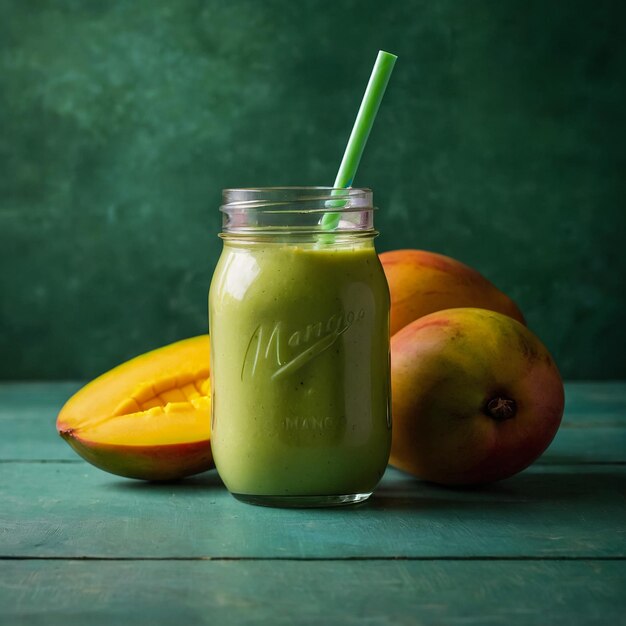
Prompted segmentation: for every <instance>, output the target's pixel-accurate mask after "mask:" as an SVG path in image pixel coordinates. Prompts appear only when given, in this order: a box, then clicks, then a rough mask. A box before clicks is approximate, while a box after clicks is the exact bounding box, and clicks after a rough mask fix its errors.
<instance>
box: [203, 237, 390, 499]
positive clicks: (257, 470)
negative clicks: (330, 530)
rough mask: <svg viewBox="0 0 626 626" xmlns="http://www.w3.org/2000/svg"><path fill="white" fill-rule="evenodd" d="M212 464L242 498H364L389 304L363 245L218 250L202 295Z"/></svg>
mask: <svg viewBox="0 0 626 626" xmlns="http://www.w3.org/2000/svg"><path fill="white" fill-rule="evenodd" d="M209 309H210V333H211V380H212V395H213V427H212V434H211V441H212V447H213V454H214V458H215V462H216V465H217V468H218V471H219V473H220V476H221V477H222V479H223V480H224V482H225V484H226V486H227V487H228V489H229V490H230V491H231V492H233V493H239V494H253V495H280V496H309V495H324V494H328V495H333V494H353V493H359V492H369V491H372V489H373V488H374V487H375V485H376V484H377V483H378V481H379V479H380V477H381V476H382V474H383V472H384V470H385V467H386V464H387V460H388V456H389V446H390V435H391V430H390V429H391V423H390V417H389V402H388V396H389V293H388V288H387V283H386V281H385V277H384V274H383V271H382V267H381V265H380V262H379V260H378V256H377V255H376V252H375V249H374V247H373V245H372V243H371V242H367V243H364V244H358V245H356V246H354V247H347V246H341V247H339V246H337V247H335V246H333V247H324V248H318V247H315V246H313V245H308V246H307V245H293V244H281V243H273V244H263V245H257V244H246V245H239V244H237V243H231V242H228V241H227V242H226V243H225V246H224V251H223V253H222V256H221V258H220V261H219V263H218V266H217V268H216V271H215V275H214V277H213V281H212V284H211V290H210V295H209Z"/></svg>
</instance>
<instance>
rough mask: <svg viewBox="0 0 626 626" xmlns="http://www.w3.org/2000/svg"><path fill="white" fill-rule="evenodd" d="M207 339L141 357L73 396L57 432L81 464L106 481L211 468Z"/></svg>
mask: <svg viewBox="0 0 626 626" xmlns="http://www.w3.org/2000/svg"><path fill="white" fill-rule="evenodd" d="M209 375H210V371H209V336H208V335H201V336H199V337H192V338H191V339H185V340H183V341H178V342H176V343H172V344H170V345H167V346H165V347H163V348H159V349H158V350H153V351H151V352H147V353H146V354H142V355H141V356H138V357H136V358H134V359H131V360H130V361H127V362H126V363H123V364H122V365H119V366H118V367H116V368H114V369H112V370H110V371H109V372H107V373H106V374H103V375H102V376H99V377H98V378H96V379H95V380H94V381H92V382H90V383H89V384H88V385H85V387H83V388H82V389H80V390H79V391H78V392H77V393H76V394H75V395H74V396H72V397H71V398H70V399H69V400H68V401H67V403H66V404H65V406H64V407H63V408H62V409H61V412H60V413H59V415H58V418H57V430H58V432H59V434H60V435H61V437H63V438H64V439H65V440H66V441H67V442H68V443H69V445H70V446H71V447H72V448H73V449H74V450H75V451H76V452H77V453H78V454H79V455H80V456H82V457H83V458H84V459H85V460H87V461H89V462H90V463H92V464H93V465H95V466H96V467H99V468H100V469H103V470H105V471H107V472H111V473H112V474H118V475H119V476H126V477H128V478H140V479H144V480H174V479H178V478H183V477H184V476H190V475H192V474H197V473H199V472H203V471H205V470H208V469H211V468H213V467H214V464H213V456H212V454H211V443H210V438H211V436H210V435H211V399H210V379H209Z"/></svg>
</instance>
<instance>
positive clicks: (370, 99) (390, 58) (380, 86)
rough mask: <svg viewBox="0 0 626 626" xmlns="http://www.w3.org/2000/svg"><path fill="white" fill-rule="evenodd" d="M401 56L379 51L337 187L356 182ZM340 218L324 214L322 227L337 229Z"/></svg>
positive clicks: (341, 203)
mask: <svg viewBox="0 0 626 626" xmlns="http://www.w3.org/2000/svg"><path fill="white" fill-rule="evenodd" d="M397 58H398V57H397V56H396V55H395V54H390V53H389V52H384V51H383V50H379V51H378V56H377V57H376V63H374V69H373V70H372V75H371V76H370V80H369V82H368V83H367V89H366V90H365V94H364V96H363V101H362V102H361V106H360V108H359V112H358V114H357V116H356V121H355V122H354V126H353V127H352V132H351V133H350V139H348V145H347V146H346V151H345V152H344V154H343V159H342V160H341V165H340V166H339V171H338V172H337V178H335V184H334V185H333V188H334V189H347V188H349V187H350V186H351V185H352V181H353V180H354V175H355V174H356V170H357V168H358V167H359V162H360V161H361V155H362V154H363V149H364V148H365V144H366V143H367V138H368V137H369V134H370V131H371V130H372V126H373V125H374V120H375V119H376V113H378V107H379V106H380V103H381V100H382V99H383V96H384V95H385V89H386V88H387V83H388V82H389V77H390V76H391V72H392V70H393V66H394V65H395V63H396V59H397ZM338 193H341V192H335V191H333V192H332V193H331V195H337V194H338ZM329 204H330V206H331V207H336V208H337V207H340V206H344V205H345V200H334V201H332V202H331V203H329ZM340 217H341V214H340V213H324V216H323V217H322V220H321V225H322V228H324V229H325V230H333V229H335V228H337V225H338V224H339V219H340Z"/></svg>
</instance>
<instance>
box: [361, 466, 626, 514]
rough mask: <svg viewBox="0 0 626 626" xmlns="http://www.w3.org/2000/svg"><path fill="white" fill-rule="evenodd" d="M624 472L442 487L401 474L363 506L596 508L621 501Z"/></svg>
mask: <svg viewBox="0 0 626 626" xmlns="http://www.w3.org/2000/svg"><path fill="white" fill-rule="evenodd" d="M624 493H626V473H620V472H619V471H615V470H606V471H601V472H593V471H589V470H587V471H585V470H581V471H580V472H573V471H571V470H570V471H567V472H558V471H551V472H550V473H545V474H544V473H539V472H532V473H524V474H520V475H518V476H514V477H513V478H510V479H508V480H505V481H502V482H500V483H495V484H492V485H485V486H482V487H456V488H454V487H442V486H438V485H435V484H432V483H426V482H422V481H419V480H417V479H411V478H409V477H406V476H403V477H402V479H400V480H398V481H393V480H392V481H387V482H383V483H382V484H381V485H380V486H379V487H378V489H377V490H376V491H375V493H374V495H373V496H372V497H371V498H370V499H369V500H368V501H367V502H365V503H363V504H362V505H360V508H363V509H369V510H372V509H374V510H376V509H390V510H403V509H404V510H412V509H420V510H432V509H434V508H466V507H480V508H485V507H488V506H493V507H503V506H507V507H509V508H510V507H511V506H515V505H518V504H519V505H520V506H524V507H526V506H528V505H532V504H540V503H544V502H550V503H551V504H552V505H554V506H559V505H567V504H569V503H571V502H576V503H577V505H580V504H581V502H582V503H584V502H585V501H588V502H589V503H590V507H592V508H597V507H598V503H599V502H615V501H620V500H623V498H624V496H623V494H624Z"/></svg>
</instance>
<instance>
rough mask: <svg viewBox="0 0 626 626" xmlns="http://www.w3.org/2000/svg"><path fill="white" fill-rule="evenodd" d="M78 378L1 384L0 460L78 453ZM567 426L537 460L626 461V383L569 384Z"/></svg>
mask: <svg viewBox="0 0 626 626" xmlns="http://www.w3.org/2000/svg"><path fill="white" fill-rule="evenodd" d="M79 387H80V383H76V382H74V383H2V384H0V460H2V459H5V460H6V459H15V460H68V461H78V460H79V457H77V456H76V454H75V453H74V452H73V451H72V450H71V448H70V447H69V446H68V445H67V444H66V443H65V442H64V441H63V440H62V439H61V438H60V437H58V436H57V435H56V430H55V421H56V416H57V413H58V412H59V409H60V408H61V406H62V405H63V403H64V402H65V400H67V398H68V397H69V396H70V395H72V393H74V392H75V391H76V390H77V389H78V388H79ZM567 397H568V400H567V407H566V415H565V418H564V420H563V425H562V427H561V429H560V430H559V432H558V433H557V436H556V438H555V440H554V442H553V443H552V445H551V446H550V448H549V449H548V450H547V452H546V453H545V454H544V455H543V456H542V457H541V459H540V460H539V463H550V464H555V463H556V464H564V463H568V464H569V463H582V464H587V463H607V462H613V463H624V462H626V383H611V382H609V383H569V384H568V385H567Z"/></svg>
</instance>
